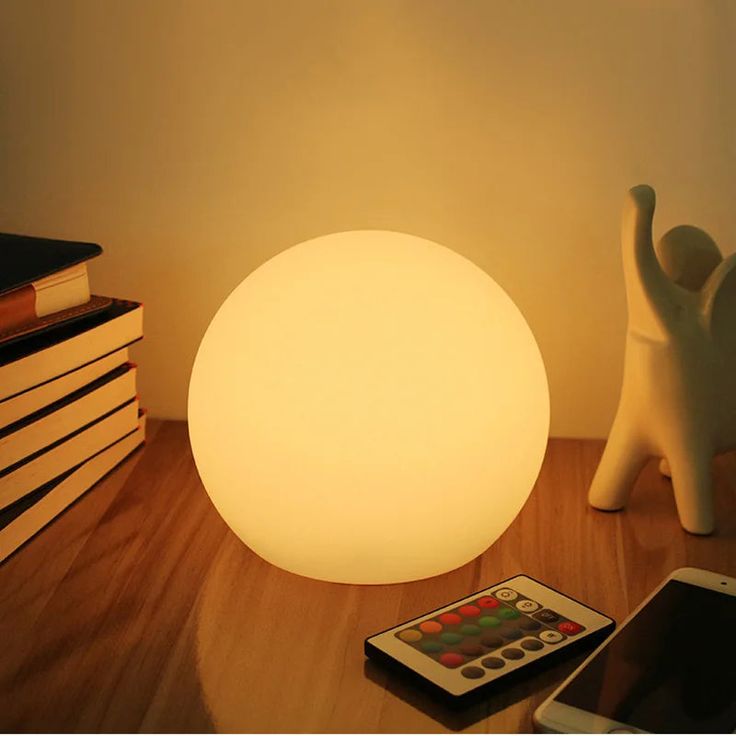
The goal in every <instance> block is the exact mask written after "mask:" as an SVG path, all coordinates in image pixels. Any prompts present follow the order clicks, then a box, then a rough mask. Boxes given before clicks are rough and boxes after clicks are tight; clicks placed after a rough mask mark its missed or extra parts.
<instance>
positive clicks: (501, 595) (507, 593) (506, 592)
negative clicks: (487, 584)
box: [493, 588, 519, 601]
mask: <svg viewBox="0 0 736 736" xmlns="http://www.w3.org/2000/svg"><path fill="white" fill-rule="evenodd" d="M493 595H495V596H496V598H498V599H499V600H501V601H515V600H516V599H517V598H518V597H519V594H518V593H517V592H516V591H515V590H511V588H501V589H500V590H496V591H494V593H493Z"/></svg>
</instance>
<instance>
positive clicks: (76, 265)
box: [0, 233, 109, 343]
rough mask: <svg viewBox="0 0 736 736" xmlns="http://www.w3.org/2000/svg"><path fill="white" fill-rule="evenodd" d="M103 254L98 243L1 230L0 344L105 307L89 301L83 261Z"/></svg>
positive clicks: (87, 282)
mask: <svg viewBox="0 0 736 736" xmlns="http://www.w3.org/2000/svg"><path fill="white" fill-rule="evenodd" d="M101 252H102V248H100V246H99V245H96V244H95V243H79V242H72V241H68V240H52V239H50V238H35V237H30V236H27V235H11V234H8V233H0V343H2V342H5V341H6V340H11V339H16V338H18V337H22V336H24V335H27V334H30V333H32V332H34V331H36V330H41V329H46V328H48V327H49V325H51V324H56V323H59V322H63V321H67V320H71V319H78V318H79V317H80V316H83V315H85V314H89V313H91V312H93V311H98V310H100V309H102V308H104V306H105V302H104V301H102V300H101V299H100V298H99V297H96V298H94V299H91V295H90V291H89V278H88V276H87V266H86V263H85V261H87V260H88V259H90V258H94V257H95V256H98V255H99V254H100V253H101ZM107 303H109V300H107Z"/></svg>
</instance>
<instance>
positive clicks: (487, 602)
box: [476, 595, 498, 608]
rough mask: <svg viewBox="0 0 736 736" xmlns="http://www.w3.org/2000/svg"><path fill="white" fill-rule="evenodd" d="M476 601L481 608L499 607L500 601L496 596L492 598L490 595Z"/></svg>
mask: <svg viewBox="0 0 736 736" xmlns="http://www.w3.org/2000/svg"><path fill="white" fill-rule="evenodd" d="M476 603H477V604H478V605H479V606H480V607H481V608H498V601H497V600H496V599H495V598H491V596H489V595H484V596H483V597H482V598H478V600H477V601H476Z"/></svg>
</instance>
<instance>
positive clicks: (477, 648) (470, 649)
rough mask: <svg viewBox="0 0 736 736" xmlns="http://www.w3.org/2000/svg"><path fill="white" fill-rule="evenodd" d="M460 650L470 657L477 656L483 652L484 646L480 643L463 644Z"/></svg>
mask: <svg viewBox="0 0 736 736" xmlns="http://www.w3.org/2000/svg"><path fill="white" fill-rule="evenodd" d="M460 651H461V652H462V653H463V654H466V655H467V656H468V657H477V656H478V655H480V654H483V653H484V651H483V647H482V646H481V645H480V644H461V645H460Z"/></svg>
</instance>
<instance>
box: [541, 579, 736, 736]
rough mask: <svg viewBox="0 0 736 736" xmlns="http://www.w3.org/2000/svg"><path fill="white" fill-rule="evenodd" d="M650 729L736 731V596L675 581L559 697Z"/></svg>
mask: <svg viewBox="0 0 736 736" xmlns="http://www.w3.org/2000/svg"><path fill="white" fill-rule="evenodd" d="M555 699H556V700H557V701H558V702H562V703H565V704H567V705H572V706H574V707H575V708H580V709H581V710H586V711H589V712H591V713H598V714H600V715H602V716H605V717H607V718H610V719H612V720H615V721H619V722H622V723H627V724H629V725H631V726H634V727H636V728H640V729H642V730H645V731H654V732H657V731H659V732H669V733H731V732H733V731H734V730H735V729H736V596H732V595H726V594H723V593H719V592H717V591H713V590H708V589H706V588H700V587H697V586H694V585H690V584H688V583H683V582H680V581H679V580H670V581H669V582H668V583H666V585H665V586H664V587H663V588H662V589H661V590H660V591H659V592H658V593H657V594H656V595H655V596H654V597H653V598H652V600H651V601H649V603H647V605H646V606H645V607H644V608H643V609H642V610H641V611H640V612H639V613H638V615H637V616H636V617H635V618H634V619H632V620H631V621H630V622H629V623H628V624H627V625H626V626H625V627H624V628H623V629H621V630H620V631H619V632H618V633H617V634H616V635H615V636H614V637H613V638H612V639H611V640H610V641H609V643H608V644H606V646H605V647H604V648H603V649H601V650H600V651H599V652H598V653H597V654H596V655H595V656H594V657H593V659H591V660H590V662H589V663H588V664H587V665H586V666H585V668H584V669H583V670H581V671H580V672H579V673H578V675H577V676H576V677H575V678H574V679H573V680H572V681H571V682H570V683H569V684H568V685H567V686H566V687H565V688H564V689H563V690H562V691H561V692H560V693H559V694H558V695H557V697H556V698H555Z"/></svg>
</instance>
